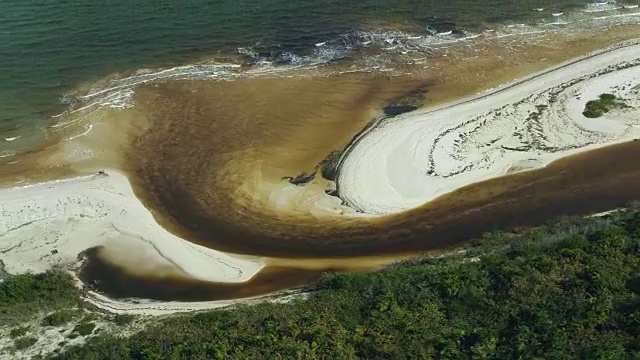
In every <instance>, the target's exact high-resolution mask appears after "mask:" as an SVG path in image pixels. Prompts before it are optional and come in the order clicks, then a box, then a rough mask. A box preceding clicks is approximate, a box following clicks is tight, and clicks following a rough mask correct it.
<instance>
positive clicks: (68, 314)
mask: <svg viewBox="0 0 640 360" xmlns="http://www.w3.org/2000/svg"><path fill="white" fill-rule="evenodd" d="M76 315H77V313H76V312H75V311H72V310H60V311H56V312H54V313H52V314H49V315H47V316H45V318H44V319H42V325H43V326H61V325H64V324H67V323H69V322H70V321H71V320H73V319H74V318H75V317H76Z"/></svg>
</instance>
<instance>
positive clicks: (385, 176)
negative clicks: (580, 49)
mask: <svg viewBox="0 0 640 360" xmlns="http://www.w3.org/2000/svg"><path fill="white" fill-rule="evenodd" d="M638 65H640V41H638V40H631V41H626V42H623V43H620V44H617V45H613V46H610V47H608V48H605V49H602V50H599V51H596V52H592V53H590V54H587V55H584V56H581V57H579V58H577V59H572V60H569V61H567V62H564V63H561V64H559V65H556V66H554V67H551V68H549V69H545V70H542V71H539V72H536V73H534V74H531V75H529V76H526V77H524V78H521V79H516V80H514V81H512V82H510V83H507V84H505V85H503V86H499V87H498V88H494V89H490V90H489V92H486V91H485V92H482V93H479V94H476V95H474V96H471V97H467V98H464V99H461V100H457V101H453V102H448V103H445V104H442V105H439V106H436V107H434V108H427V109H424V110H417V111H414V112H410V113H406V114H402V115H400V116H397V117H395V118H392V119H383V120H382V121H380V122H378V123H377V124H375V126H371V127H369V129H368V131H366V132H365V133H363V134H361V135H360V136H359V137H358V139H357V140H356V141H354V142H353V144H352V145H351V147H350V148H349V149H347V150H346V151H345V153H346V154H347V155H346V156H345V157H344V158H343V159H341V160H342V161H341V163H340V169H339V170H338V177H337V181H336V183H337V186H336V188H337V189H338V194H339V195H340V197H341V198H342V199H343V200H344V201H345V202H346V203H347V204H349V205H350V206H351V207H354V208H355V209H358V210H360V211H362V212H364V213H367V214H370V215H374V216H375V215H390V214H394V213H399V212H402V211H405V210H409V209H411V208H414V207H417V206H420V205H423V204H424V203H426V202H428V201H431V200H433V199H435V198H437V197H438V196H440V195H443V194H445V193H448V192H451V191H453V190H455V189H458V188H460V187H463V186H466V185H469V184H472V183H476V182H480V181H483V180H488V179H491V178H496V177H500V176H502V175H506V174H507V173H509V172H510V169H513V168H514V167H516V168H517V167H523V168H524V169H525V170H534V169H538V168H541V167H544V166H546V165H548V164H549V163H551V162H553V161H554V160H557V159H560V158H564V157H566V156H569V155H572V154H576V153H578V152H583V151H586V150H591V149H595V148H598V147H602V146H607V145H613V144H615V143H619V142H625V141H630V140H633V139H635V138H637V137H640V122H638V121H636V122H634V121H633V119H632V116H628V114H621V115H619V117H622V118H623V119H622V121H618V120H620V119H616V115H612V113H614V112H612V113H608V114H607V115H605V116H603V117H602V118H597V119H588V118H586V117H584V116H582V114H581V112H582V111H583V110H584V106H585V104H586V102H587V101H589V100H593V99H595V98H597V96H598V95H599V94H601V93H606V92H624V91H626V92H625V93H624V95H622V96H628V95H629V93H630V92H632V91H633V87H635V86H637V85H640V68H639V67H638ZM621 73H623V74H625V76H621V75H620V74H621ZM594 78H595V80H594ZM623 84H624V85H623ZM628 88H629V89H628ZM614 89H617V90H614ZM627 89H628V91H627ZM569 93H570V94H569ZM632 96H635V98H634V99H633V100H629V101H633V102H635V103H634V105H636V106H635V107H634V106H632V107H634V110H630V112H635V113H637V111H638V106H637V105H640V103H638V96H637V94H635V95H632ZM478 114H481V115H479V116H478ZM621 122H622V123H621ZM448 149H451V150H448ZM496 158H498V159H499V161H495V159H496Z"/></svg>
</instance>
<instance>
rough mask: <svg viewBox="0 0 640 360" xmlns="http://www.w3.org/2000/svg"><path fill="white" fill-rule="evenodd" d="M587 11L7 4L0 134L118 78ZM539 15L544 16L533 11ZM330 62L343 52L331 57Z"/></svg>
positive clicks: (0, 42)
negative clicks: (358, 38)
mask: <svg viewBox="0 0 640 360" xmlns="http://www.w3.org/2000/svg"><path fill="white" fill-rule="evenodd" d="M588 3H589V1H588V0H560V1H557V0H521V1H506V0H481V1H476V0H474V1H471V0H447V1H440V0H429V1H424V0H404V1H388V0H361V1H343V0H329V1H299V0H277V1H276V0H244V1H215V2H212V1H186V2H175V1H161V2H153V3H148V4H135V5H132V4H131V3H128V2H113V3H112V2H98V3H93V2H89V3H87V2H78V1H55V2H45V1H33V0H28V1H3V2H1V3H0V99H2V102H1V104H2V105H1V107H0V130H7V129H12V128H15V127H29V126H32V127H33V126H35V127H37V126H38V124H41V123H42V120H43V118H45V117H47V116H51V115H54V114H56V113H58V112H60V111H62V110H63V109H64V108H65V106H67V105H68V104H66V103H65V102H69V100H70V98H71V97H70V96H69V94H70V93H72V92H73V91H74V90H75V89H76V88H77V87H78V86H79V84H87V83H91V82H92V81H96V80H98V79H100V78H102V77H105V76H108V75H109V74H112V73H117V72H123V71H131V70H135V69H139V68H149V67H151V68H157V67H169V66H173V65H178V64H185V63H189V62H192V61H194V60H197V59H201V58H206V57H216V56H218V57H223V56H224V55H230V54H238V53H244V54H245V55H246V54H248V55H249V56H254V57H257V58H261V59H267V60H274V59H275V60H277V61H276V62H291V61H296V59H298V58H299V57H301V56H304V55H308V54H310V53H313V52H314V51H316V52H317V49H316V46H315V44H318V43H322V42H326V41H329V42H330V44H329V45H340V46H342V48H343V49H344V47H345V46H346V45H345V41H347V42H349V41H353V38H351V39H349V37H348V36H345V35H348V34H352V33H353V32H354V31H358V30H377V29H384V30H387V31H390V30H393V29H394V28H402V27H412V28H415V29H418V30H417V31H418V32H420V31H421V30H422V29H423V28H425V27H426V26H427V25H430V26H431V27H433V28H434V29H436V30H440V31H448V30H455V29H464V30H473V29H477V28H482V27H486V26H488V25H487V24H495V23H505V22H509V21H517V22H529V23H537V22H540V21H551V20H552V19H553V18H552V15H551V13H553V12H559V11H563V10H565V11H566V10H570V9H579V8H584V7H585V6H586V5H587V4H588ZM536 8H544V9H545V10H544V11H535V10H533V9H536ZM345 39H346V40H345ZM340 42H341V44H338V43H340ZM347 45H348V44H347ZM340 46H338V47H340ZM347 47H348V46H347ZM327 53H330V54H327ZM325 55H326V57H327V58H331V56H333V57H340V56H342V55H344V54H342V53H337V52H336V51H333V52H331V51H325ZM2 146H10V145H9V144H6V143H4V144H2ZM14 146H17V145H15V144H14Z"/></svg>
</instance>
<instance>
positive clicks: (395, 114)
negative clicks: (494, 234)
mask: <svg viewBox="0 0 640 360" xmlns="http://www.w3.org/2000/svg"><path fill="white" fill-rule="evenodd" d="M634 31H635V32H634ZM638 35H640V33H638V30H637V29H635V28H633V29H630V28H620V29H617V30H612V31H611V32H609V33H608V34H607V35H606V36H597V35H594V34H589V35H588V36H586V35H583V36H582V37H578V38H565V37H560V36H553V35H545V36H544V38H543V39H540V38H536V39H530V40H528V42H525V43H524V45H523V44H521V45H519V46H517V49H523V48H526V49H527V50H526V52H519V51H513V50H512V48H507V47H505V46H503V45H504V42H503V41H505V40H504V39H502V38H501V39H502V40H501V39H497V40H496V39H494V40H491V41H486V42H480V41H479V40H478V41H477V43H475V44H473V47H471V46H467V45H460V46H458V47H455V46H451V47H450V48H448V49H447V51H446V55H447V56H446V57H445V56H440V57H438V56H435V55H434V56H433V57H430V58H428V59H426V60H425V61H426V63H416V62H408V63H407V62H403V63H397V66H396V67H395V68H394V69H392V70H388V71H373V72H371V71H363V70H362V69H360V68H358V67H357V66H356V65H358V64H359V62H358V61H355V60H345V61H344V62H342V63H337V64H333V65H331V66H326V67H322V66H320V67H318V66H315V65H314V66H313V67H310V68H309V67H296V68H289V69H287V70H286V71H284V70H283V71H280V72H264V73H260V74H258V73H257V72H254V73H252V75H251V76H234V77H233V78H225V79H222V80H221V79H218V78H215V79H207V78H195V79H188V78H184V77H178V78H175V79H174V78H170V79H167V78H162V79H159V80H157V79H156V80H150V81H144V82H139V83H136V84H135V86H134V87H126V86H125V87H121V88H117V89H116V90H113V91H117V92H118V94H120V95H122V96H124V97H123V98H119V99H120V100H118V101H114V98H115V97H113V95H112V94H114V92H111V91H112V90H109V91H106V92H104V94H107V95H106V96H110V97H109V98H108V99H107V101H106V102H104V103H100V101H99V99H100V97H99V96H98V95H96V94H97V93H96V91H93V92H90V93H89V94H90V95H91V94H93V95H91V96H88V97H87V100H88V101H89V102H90V104H92V105H87V104H85V105H84V106H82V104H81V105H78V106H79V107H78V108H77V109H74V110H71V111H69V112H68V113H65V114H63V115H61V116H60V117H59V119H58V120H57V121H56V122H55V127H53V128H51V132H50V134H51V135H50V136H51V137H50V141H49V142H48V143H47V145H46V146H45V147H43V149H40V150H34V151H32V152H30V153H28V154H25V155H23V156H22V157H19V158H14V159H13V160H12V163H5V164H4V165H0V166H3V169H4V168H6V169H7V171H6V172H4V171H3V176H2V181H3V184H7V185H11V186H7V188H6V189H2V190H0V199H1V201H0V204H1V205H0V206H2V219H3V221H2V223H1V224H0V225H2V227H1V228H0V251H2V253H3V262H4V263H5V267H6V270H7V271H8V272H10V273H17V272H24V271H41V270H43V269H45V268H46V267H48V266H51V265H54V264H58V263H59V264H69V263H74V262H75V261H76V257H77V256H78V254H80V253H82V254H83V255H84V259H85V261H84V268H83V269H82V270H80V271H79V272H78V273H79V274H80V278H81V279H82V280H83V282H84V283H85V284H88V285H89V286H90V288H91V289H93V290H99V291H102V292H104V293H105V294H107V295H109V298H107V297H104V296H102V295H100V294H97V293H93V295H92V296H93V299H94V300H95V302H96V304H101V305H100V306H102V307H104V308H107V309H111V310H113V311H135V309H138V310H140V309H143V308H147V309H150V308H153V307H154V306H155V305H150V304H149V303H138V305H139V306H138V307H136V304H133V303H131V302H128V303H127V302H122V301H118V300H114V298H115V299H117V298H128V297H139V298H151V299H161V300H163V301H168V300H182V301H187V300H188V301H193V300H202V301H204V300H220V299H233V298H237V297H247V296H257V295H260V294H264V293H269V292H271V291H274V290H278V289H282V288H287V287H291V286H299V285H302V284H304V283H306V282H308V281H312V280H314V279H317V278H318V276H319V275H320V274H321V272H322V271H331V270H363V269H368V268H378V267H380V266H383V265H386V264H389V263H391V262H392V261H394V260H396V259H399V258H405V257H408V256H414V255H416V254H424V253H428V252H438V251H442V250H444V249H447V248H450V247H451V246H455V245H458V244H461V243H463V242H464V241H465V240H469V239H470V238H473V237H476V236H478V235H480V234H481V233H482V232H484V231H488V230H494V229H508V228H510V227H515V226H526V225H536V224H539V223H540V222H542V221H544V220H546V219H548V218H550V217H553V216H557V215H564V214H589V213H592V212H599V211H605V210H608V209H611V208H616V207H620V206H624V204H625V203H626V202H628V201H629V200H632V199H634V198H638V197H640V181H639V180H640V166H639V165H638V164H637V162H634V161H630V159H634V158H635V156H638V155H640V144H639V143H638V142H633V141H629V140H633V139H634V138H635V137H636V136H639V137H640V134H638V129H639V128H640V127H639V126H638V122H637V120H636V119H637V118H638V116H637V115H638V111H639V110H638V106H640V101H638V96H637V93H634V87H636V86H638V85H639V84H640V77H639V76H638V74H639V73H638V66H637V65H638V64H637V63H638V62H640V45H638V44H636V43H633V42H625V43H624V44H623V45H619V46H616V47H613V48H612V47H610V46H611V45H612V44H614V43H618V42H620V41H622V40H625V39H629V38H633V37H637V36H638ZM512 45H513V44H512ZM513 46H515V45H513ZM599 48H606V49H605V50H603V51H601V52H600V54H599V55H595V56H587V57H584V58H582V59H581V60H580V62H576V61H573V62H572V63H567V64H564V65H563V66H560V67H558V65H557V64H558V63H559V62H561V61H568V60H570V58H572V57H575V56H578V55H584V54H586V53H589V52H591V51H595V50H597V49H599ZM559 49H563V51H562V52H560V51H559ZM477 52H479V53H481V54H482V56H471V54H473V53H477ZM370 55H371V54H368V56H370ZM461 59H465V60H464V62H461V61H460V60H461ZM525 60H526V61H525ZM394 61H396V60H394ZM553 64H555V66H556V68H555V69H548V70H546V71H545V72H544V73H541V74H538V75H535V76H531V75H529V77H525V76H526V75H527V74H530V73H532V72H533V71H543V70H544V68H546V67H548V66H549V65H553ZM233 71H234V72H236V71H237V72H240V73H242V71H245V70H243V69H234V70H233ZM247 71H248V70H247ZM517 77H522V78H520V80H517V81H516V84H508V82H509V81H513V79H514V78H517ZM500 84H504V85H502V86H499V85H500ZM107 88H109V89H110V88H113V87H110V86H102V87H101V89H107ZM491 88H494V89H491ZM484 90H486V91H485V92H483V93H481V94H479V95H476V96H475V98H473V99H461V100H460V98H461V97H462V96H473V94H476V93H478V92H479V91H484ZM600 92H612V93H614V94H616V96H618V97H620V98H621V99H623V101H624V102H625V103H626V104H627V106H628V107H626V108H620V109H614V110H612V111H610V112H609V113H607V114H606V115H605V116H603V117H602V118H597V119H586V118H583V117H582V114H581V111H582V109H583V107H584V105H585V104H586V102H587V101H589V100H593V99H594V98H597V96H598V95H599V93H600ZM120 95H118V96H120ZM125 95H126V96H125ZM456 99H458V100H456ZM121 100H122V101H121ZM452 100H454V101H456V102H454V103H451V102H450V101H452ZM363 129H365V130H364V131H363ZM622 141H627V142H622ZM619 142H622V143H619ZM614 143H619V144H616V145H612V146H606V147H605V145H611V144H614ZM598 147H599V149H596V150H594V149H595V148H598ZM327 164H329V165H327ZM523 170H527V171H523ZM18 174H19V175H18ZM328 174H329V175H328ZM334 175H337V176H336V177H335V179H334V178H333V176H334ZM18 176H22V177H23V178H21V179H18ZM58 178H68V179H67V180H64V181H60V180H55V179H58ZM44 180H47V181H48V182H43V181H44ZM334 180H335V181H334ZM16 186H20V187H16ZM54 250H55V252H54ZM239 254H241V255H239ZM365 257H368V258H365ZM295 274H298V275H295ZM223 282H225V283H226V284H222V283H223ZM225 304H226V303H225ZM165 305H166V304H165ZM165 305H158V306H159V308H165V309H167V307H164V306H165ZM166 306H169V305H166ZM171 306H172V307H171ZM171 306H169V307H171V309H189V308H190V307H189V305H185V304H184V303H181V304H174V305H171ZM202 306H204V305H203V304H197V305H195V304H194V305H193V308H194V309H195V308H202ZM159 308H156V309H155V310H154V311H156V310H157V311H160V310H158V309H159ZM118 309H120V310H118ZM140 311H143V310H140Z"/></svg>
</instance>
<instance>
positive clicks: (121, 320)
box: [113, 314, 135, 326]
mask: <svg viewBox="0 0 640 360" xmlns="http://www.w3.org/2000/svg"><path fill="white" fill-rule="evenodd" d="M134 319H135V316H133V315H129V314H116V315H115V316H114V317H113V322H114V323H116V325H118V326H125V325H129V324H131V323H132V322H133V320H134Z"/></svg>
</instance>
